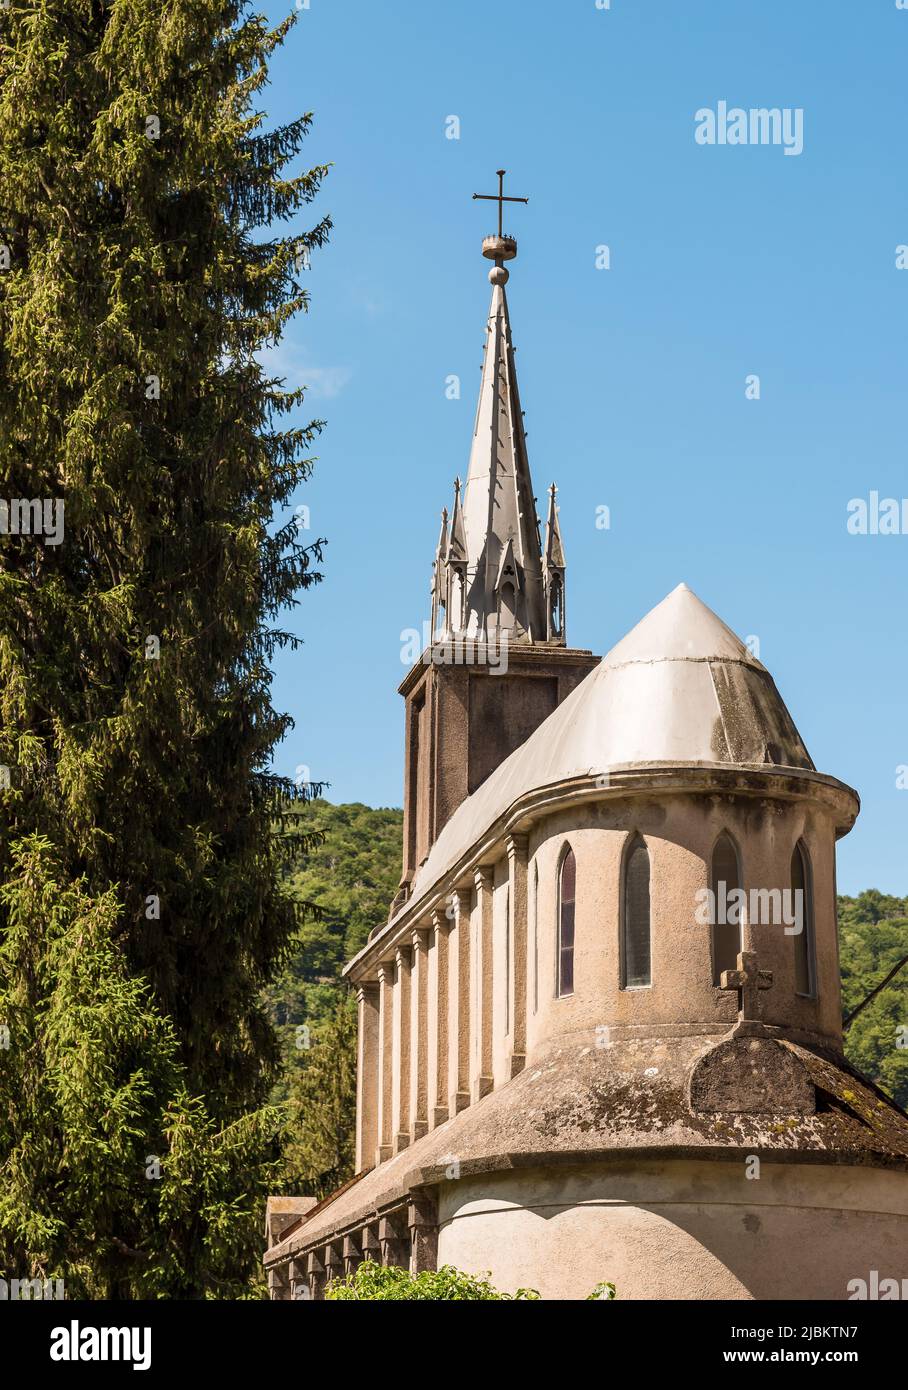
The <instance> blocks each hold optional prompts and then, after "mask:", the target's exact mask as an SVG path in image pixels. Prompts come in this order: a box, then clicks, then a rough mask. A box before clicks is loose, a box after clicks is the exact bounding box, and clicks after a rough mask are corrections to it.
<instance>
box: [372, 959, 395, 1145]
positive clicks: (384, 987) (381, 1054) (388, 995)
mask: <svg viewBox="0 0 908 1390" xmlns="http://www.w3.org/2000/svg"><path fill="white" fill-rule="evenodd" d="M378 998H379V1013H378V1065H379V1078H378V1151H377V1153H376V1155H375V1162H376V1164H378V1163H384V1161H385V1159H386V1158H390V1157H391V1154H392V1153H393V1147H392V1141H393V1131H392V1123H393V1121H392V1115H391V1080H392V1076H393V1073H394V1050H393V1041H394V966H393V965H392V963H391V962H390V961H382V962H381V964H380V965H379V967H378Z"/></svg>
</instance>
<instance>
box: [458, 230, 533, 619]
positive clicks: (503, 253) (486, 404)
mask: <svg viewBox="0 0 908 1390" xmlns="http://www.w3.org/2000/svg"><path fill="white" fill-rule="evenodd" d="M483 254H484V255H486V256H488V257H489V258H490V259H493V260H494V261H495V265H494V267H493V269H492V270H490V272H489V279H490V280H491V282H492V303H491V307H490V310H489V318H488V322H487V325H486V341H485V350H484V353H483V363H482V376H481V379H480V386H479V403H478V406H477V410H476V421H475V425H474V429H473V446H472V449H471V452H470V467H469V472H468V473H467V488H466V497H465V501H464V511H463V515H464V533H465V538H466V548H467V556H468V589H467V606H468V624H467V626H468V630H469V631H470V632H471V633H474V634H477V635H481V634H486V635H488V636H490V637H494V636H495V635H496V634H497V631H498V627H499V622H500V623H501V624H503V625H506V626H507V627H508V628H509V635H510V640H511V641H527V642H541V641H545V611H544V600H543V585H542V556H541V555H540V550H539V529H538V524H537V520H536V504H535V501H534V498H533V483H532V479H531V477H530V465H529V460H528V458H527V448H526V435H525V432H524V425H523V412H522V410H521V408H520V394H519V392H518V389H517V371H516V366H515V362H514V347H513V343H512V340H511V324H510V318H509V315H508V301H507V296H506V294H505V284H506V282H507V279H508V272H507V270H506V269H505V267H504V265H503V261H504V260H511V259H513V257H514V256H515V255H516V254H517V246H516V243H515V242H514V240H513V238H508V237H487V238H486V241H485V243H484V244H483ZM509 545H510V550H511V554H512V557H513V568H514V574H513V576H512V577H511V579H510V580H507V579H506V578H505V577H504V576H503V572H502V571H503V565H502V561H503V557H504V552H505V550H506V549H507V548H508V547H509ZM508 582H510V583H511V584H512V585H513V591H514V592H513V597H512V596H511V595H510V593H508V594H506V595H504V599H505V602H502V598H503V595H502V592H501V585H502V584H503V583H508Z"/></svg>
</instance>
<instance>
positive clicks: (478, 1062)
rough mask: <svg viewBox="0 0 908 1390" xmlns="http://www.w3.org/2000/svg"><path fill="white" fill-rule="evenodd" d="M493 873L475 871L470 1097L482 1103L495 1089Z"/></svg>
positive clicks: (485, 869) (486, 867) (484, 869)
mask: <svg viewBox="0 0 908 1390" xmlns="http://www.w3.org/2000/svg"><path fill="white" fill-rule="evenodd" d="M492 873H493V869H492V866H491V865H483V866H482V867H480V868H478V869H477V870H476V873H475V875H474V881H475V883H476V914H475V916H476V937H475V942H474V950H473V968H474V972H475V984H474V987H473V1009H472V1014H471V1017H472V1030H471V1031H472V1041H471V1045H470V1095H471V1096H472V1098H473V1100H474V1101H477V1100H481V1099H482V1097H483V1096H485V1095H488V1093H489V1091H491V1089H492V971H493V967H492Z"/></svg>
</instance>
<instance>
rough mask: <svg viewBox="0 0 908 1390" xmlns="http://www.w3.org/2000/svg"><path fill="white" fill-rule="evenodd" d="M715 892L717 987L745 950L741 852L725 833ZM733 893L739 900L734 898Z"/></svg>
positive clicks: (717, 854)
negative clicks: (739, 861) (741, 898)
mask: <svg viewBox="0 0 908 1390" xmlns="http://www.w3.org/2000/svg"><path fill="white" fill-rule="evenodd" d="M710 887H711V889H712V894H713V897H712V925H711V931H712V953H713V984H714V985H718V984H719V983H720V982H721V978H722V971H723V970H735V969H736V968H737V965H738V952H739V951H740V950H741V949H742V947H743V941H742V938H743V927H744V922H743V920H742V918H743V913H742V909H741V904H740V895H739V892H738V890H739V889H740V887H741V871H740V868H739V865H738V851H737V850H736V849H735V842H734V840H733V839H732V838H731V836H730V835H727V834H725V833H724V832H723V833H722V834H721V835H720V836H719V838H718V840H717V841H716V843H715V846H714V848H713V858H712V869H711V874H710ZM732 894H735V897H734V898H732V896H731V895H732Z"/></svg>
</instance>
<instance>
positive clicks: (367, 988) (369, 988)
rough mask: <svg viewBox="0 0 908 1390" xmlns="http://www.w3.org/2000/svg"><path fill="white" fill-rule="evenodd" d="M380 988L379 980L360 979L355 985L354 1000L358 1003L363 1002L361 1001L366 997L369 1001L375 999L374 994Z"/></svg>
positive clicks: (375, 994) (376, 993)
mask: <svg viewBox="0 0 908 1390" xmlns="http://www.w3.org/2000/svg"><path fill="white" fill-rule="evenodd" d="M380 989H381V981H379V980H362V981H361V982H360V983H359V984H358V985H357V986H356V1000H357V1003H358V1004H363V1003H365V1002H366V1000H367V999H368V1000H369V1002H370V1003H371V1002H373V1001H374V1000H375V998H376V996H377V995H378V992H379V990H380Z"/></svg>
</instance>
